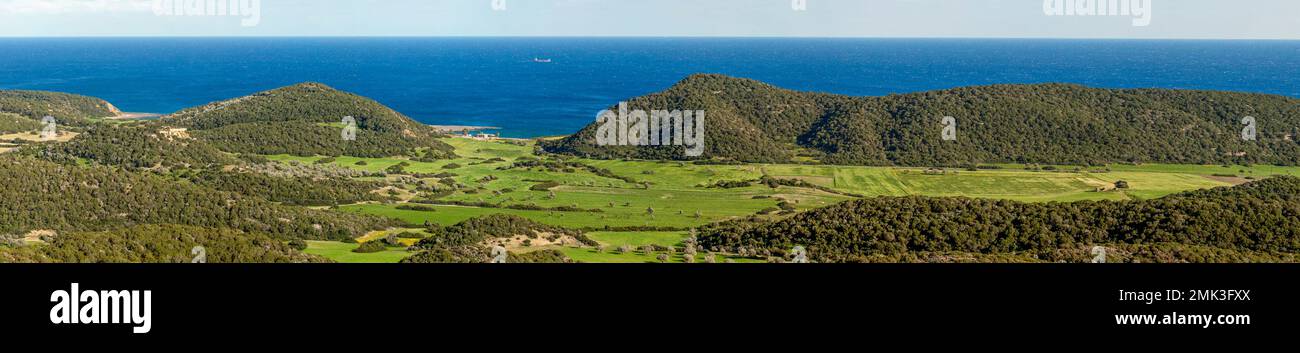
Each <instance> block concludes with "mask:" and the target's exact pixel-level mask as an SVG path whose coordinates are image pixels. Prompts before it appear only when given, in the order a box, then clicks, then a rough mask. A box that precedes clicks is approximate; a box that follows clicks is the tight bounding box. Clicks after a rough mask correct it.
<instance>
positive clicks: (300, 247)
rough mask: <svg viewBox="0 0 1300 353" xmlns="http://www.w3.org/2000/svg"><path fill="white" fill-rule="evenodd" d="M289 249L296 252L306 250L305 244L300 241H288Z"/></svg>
mask: <svg viewBox="0 0 1300 353" xmlns="http://www.w3.org/2000/svg"><path fill="white" fill-rule="evenodd" d="M289 247H291V248H294V249H297V250H298V251H303V250H307V242H306V241H303V240H302V239H294V240H290V241H289Z"/></svg>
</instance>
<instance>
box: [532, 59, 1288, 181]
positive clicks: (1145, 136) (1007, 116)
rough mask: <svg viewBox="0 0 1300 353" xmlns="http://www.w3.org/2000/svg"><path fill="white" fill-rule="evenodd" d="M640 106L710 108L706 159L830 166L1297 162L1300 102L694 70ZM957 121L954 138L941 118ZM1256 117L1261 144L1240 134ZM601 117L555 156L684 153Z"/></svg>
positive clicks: (558, 144) (555, 146)
mask: <svg viewBox="0 0 1300 353" xmlns="http://www.w3.org/2000/svg"><path fill="white" fill-rule="evenodd" d="M628 105H629V107H630V109H633V110H635V109H640V110H645V111H652V110H704V111H706V112H707V114H706V116H707V118H706V119H705V121H706V122H705V128H706V134H705V136H706V138H705V140H706V148H705V153H704V155H703V158H712V159H725V160H736V161H745V162H788V161H791V160H793V159H795V157H796V154H803V155H805V157H808V158H811V159H814V160H819V161H821V162H824V163H829V164H845V165H883V166H888V165H899V166H961V165H972V164H978V163H1054V164H1104V163H1117V162H1159V163H1182V164H1227V163H1235V164H1255V163H1267V164H1283V165H1297V164H1300V144H1297V142H1296V141H1297V140H1300V138H1297V137H1296V132H1297V129H1300V100H1297V99H1294V98H1288V97H1282V96H1273V95H1262V94H1248V93H1231V92H1209V91H1183V90H1165V89H1098V88H1089V87H1084V86H1078V85H1069V84H1034V85H996V86H981V87H966V88H956V89H949V90H941V91H932V92H923V93H914V94H904V95H891V96H886V97H849V96H840V95H831V94H822V93H807V92H797V91H791V90H785V89H781V88H777V87H774V86H771V85H768V84H764V83H761V82H758V81H754V80H748V79H739V78H732V77H727V76H721V75H693V76H691V77H688V78H686V79H685V80H683V81H681V82H680V83H678V84H677V85H675V86H673V87H671V88H669V89H668V90H666V91H664V92H661V93H656V94H651V95H648V96H644V97H638V98H634V99H631V100H629V101H628ZM945 116H951V117H954V118H956V121H957V125H956V132H957V134H956V136H957V139H956V140H955V141H945V140H944V139H943V135H942V132H943V128H944V125H943V124H942V119H943V117H945ZM1246 116H1253V117H1255V118H1257V123H1258V125H1257V126H1258V131H1259V133H1258V141H1253V142H1247V141H1243V140H1242V138H1241V131H1242V129H1243V128H1244V126H1243V125H1242V119H1243V118H1244V117H1246ZM597 130H598V126H597V125H596V124H592V125H590V126H587V127H586V128H584V129H582V130H581V131H579V132H577V133H576V134H574V135H572V136H569V137H567V138H564V139H560V140H554V141H543V142H542V147H543V148H544V149H545V150H546V151H548V152H553V153H562V154H570V155H578V156H584V157H593V158H606V159H613V158H641V159H686V156H685V154H684V153H683V152H684V151H683V148H682V147H678V146H669V147H625V146H598V145H597V144H596V138H595V137H596V132H597Z"/></svg>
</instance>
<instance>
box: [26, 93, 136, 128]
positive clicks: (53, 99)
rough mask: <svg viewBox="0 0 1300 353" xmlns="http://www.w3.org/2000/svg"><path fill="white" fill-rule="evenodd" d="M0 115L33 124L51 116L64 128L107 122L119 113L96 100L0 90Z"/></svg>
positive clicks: (55, 94)
mask: <svg viewBox="0 0 1300 353" xmlns="http://www.w3.org/2000/svg"><path fill="white" fill-rule="evenodd" d="M0 112H6V113H14V114H18V115H21V116H24V117H27V118H30V119H34V120H36V121H40V119H41V118H44V117H46V116H52V117H54V118H55V119H57V120H58V122H59V124H63V125H75V124H78V123H81V122H84V121H85V120H86V119H87V118H106V117H112V116H117V115H118V114H120V113H121V111H118V110H117V108H116V107H113V105H112V104H109V103H108V102H106V101H104V100H102V99H99V98H94V97H87V96H80V95H75V94H68V93H59V92H45V91H19V90H0Z"/></svg>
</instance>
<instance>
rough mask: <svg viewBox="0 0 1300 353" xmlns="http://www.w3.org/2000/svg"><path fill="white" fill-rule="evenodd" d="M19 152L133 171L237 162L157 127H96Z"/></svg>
mask: <svg viewBox="0 0 1300 353" xmlns="http://www.w3.org/2000/svg"><path fill="white" fill-rule="evenodd" d="M20 153H23V154H30V155H34V156H39V157H41V158H43V159H47V160H51V161H57V162H65V163H66V162H75V161H78V160H81V159H85V160H91V161H95V162H98V163H101V164H105V165H115V166H121V167H125V168H128V169H132V170H136V169H156V168H175V167H207V166H219V165H227V164H233V163H235V159H234V158H232V157H230V156H228V155H226V154H225V153H222V152H221V151H220V150H218V149H217V148H215V147H213V146H212V145H210V144H208V143H206V142H203V141H199V140H194V139H191V138H188V137H186V136H185V135H183V134H177V133H169V130H168V129H165V128H160V127H158V126H156V125H155V124H139V125H136V126H118V125H113V124H93V125H90V126H88V127H86V128H85V130H84V132H83V133H82V134H80V135H78V136H77V137H75V138H73V139H72V140H70V141H68V142H64V143H57V144H44V145H32V146H30V147H28V148H26V149H24V150H22V151H21V152H20Z"/></svg>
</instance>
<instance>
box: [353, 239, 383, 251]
mask: <svg viewBox="0 0 1300 353" xmlns="http://www.w3.org/2000/svg"><path fill="white" fill-rule="evenodd" d="M384 250H388V247H387V246H384V243H383V242H379V241H369V242H365V243H362V244H361V246H359V247H357V248H356V249H353V250H352V252H354V253H359V254H369V253H377V252H380V251H384Z"/></svg>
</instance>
